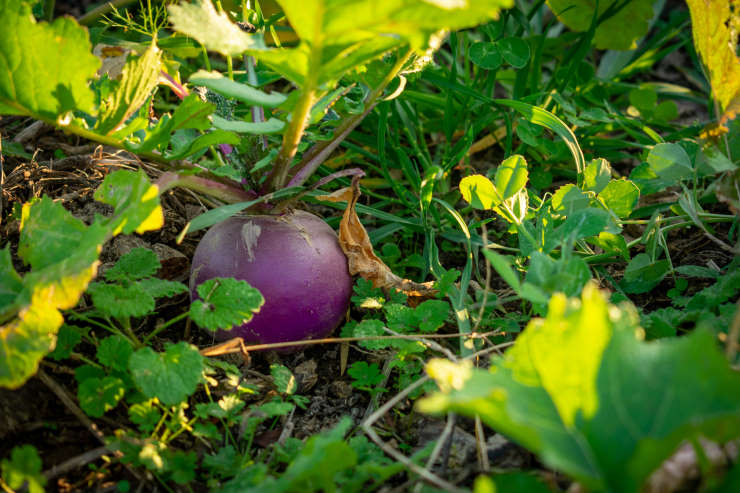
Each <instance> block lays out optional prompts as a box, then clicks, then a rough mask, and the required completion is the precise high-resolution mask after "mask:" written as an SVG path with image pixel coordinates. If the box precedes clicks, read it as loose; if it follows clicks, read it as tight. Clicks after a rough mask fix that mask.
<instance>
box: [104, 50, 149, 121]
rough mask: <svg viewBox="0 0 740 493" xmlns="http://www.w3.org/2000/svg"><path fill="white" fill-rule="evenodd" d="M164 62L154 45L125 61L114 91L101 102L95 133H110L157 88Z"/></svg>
mask: <svg viewBox="0 0 740 493" xmlns="http://www.w3.org/2000/svg"><path fill="white" fill-rule="evenodd" d="M161 62H162V52H161V51H160V50H159V48H157V46H156V45H154V44H152V45H151V46H150V47H149V48H148V49H147V50H146V51H145V52H144V53H143V54H142V55H141V56H140V57H138V58H134V59H130V60H129V61H128V62H126V65H125V66H124V67H123V71H122V72H121V80H120V81H118V84H117V86H116V88H115V90H114V91H113V93H112V94H111V95H110V97H109V98H107V99H106V100H105V101H103V102H102V103H101V107H100V110H99V116H98V122H97V123H96V125H95V131H96V132H98V133H100V134H103V135H107V134H110V133H111V132H113V131H114V130H116V129H117V128H118V127H119V126H120V125H122V124H123V123H124V122H125V121H126V120H127V119H128V118H129V117H130V116H131V115H133V114H134V112H136V111H137V110H138V109H139V108H140V107H141V105H143V104H144V102H146V100H147V99H148V98H149V96H150V95H151V94H152V91H153V90H154V88H155V87H157V82H158V81H159V72H160V65H161Z"/></svg>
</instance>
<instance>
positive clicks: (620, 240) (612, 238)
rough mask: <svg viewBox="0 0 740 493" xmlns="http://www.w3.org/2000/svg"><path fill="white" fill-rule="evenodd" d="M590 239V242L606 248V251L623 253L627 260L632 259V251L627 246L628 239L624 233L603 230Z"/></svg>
mask: <svg viewBox="0 0 740 493" xmlns="http://www.w3.org/2000/svg"><path fill="white" fill-rule="evenodd" d="M588 241H589V242H590V243H593V244H594V245H597V246H599V247H601V248H602V249H603V250H604V253H611V254H616V255H621V256H622V257H624V259H625V260H627V261H629V259H630V252H629V248H627V241H626V240H625V239H624V236H622V235H618V234H614V233H608V232H606V231H602V232H601V233H599V236H597V237H592V238H590V239H589V240H588Z"/></svg>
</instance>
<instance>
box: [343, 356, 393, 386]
mask: <svg viewBox="0 0 740 493" xmlns="http://www.w3.org/2000/svg"><path fill="white" fill-rule="evenodd" d="M347 375H349V376H350V377H352V379H353V382H352V386H353V387H355V388H358V389H372V388H373V387H375V386H376V385H378V384H379V383H380V382H382V381H383V379H384V378H385V377H384V376H383V373H382V372H381V371H380V368H378V365H377V364H375V363H372V364H369V365H368V364H367V362H366V361H355V362H354V363H352V365H350V367H349V368H347Z"/></svg>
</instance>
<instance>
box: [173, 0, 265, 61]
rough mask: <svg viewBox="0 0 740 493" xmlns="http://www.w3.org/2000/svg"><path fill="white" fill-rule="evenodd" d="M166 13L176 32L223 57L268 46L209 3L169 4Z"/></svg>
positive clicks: (206, 1)
mask: <svg viewBox="0 0 740 493" xmlns="http://www.w3.org/2000/svg"><path fill="white" fill-rule="evenodd" d="M167 10H168V12H169V20H170V22H171V23H172V27H173V28H174V29H175V31H179V32H181V33H183V34H185V35H187V36H190V37H191V38H193V39H195V40H197V41H198V42H199V43H201V44H202V45H203V46H205V47H206V48H207V49H209V50H213V51H217V52H219V53H221V54H222V55H224V56H238V55H241V54H243V53H244V52H246V51H247V50H259V49H263V48H264V47H265V45H264V42H263V40H262V38H261V37H260V36H257V35H254V34H248V33H246V32H244V31H243V30H242V29H241V28H240V27H239V26H237V25H236V24H234V23H233V22H231V20H230V19H229V16H228V15H227V14H226V12H223V11H222V12H216V9H215V7H214V6H213V3H211V2H210V1H209V0H198V1H197V2H194V3H182V4H179V5H169V6H168V7H167Z"/></svg>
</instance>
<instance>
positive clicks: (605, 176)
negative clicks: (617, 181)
mask: <svg viewBox="0 0 740 493" xmlns="http://www.w3.org/2000/svg"><path fill="white" fill-rule="evenodd" d="M611 179H612V167H611V166H610V165H609V161H607V160H606V159H603V158H598V159H593V160H592V161H591V162H590V163H588V166H586V169H585V170H584V171H583V188H584V189H585V190H589V191H591V192H596V193H599V192H601V191H602V190H603V189H604V187H606V186H607V185H608V184H609V181H611Z"/></svg>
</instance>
